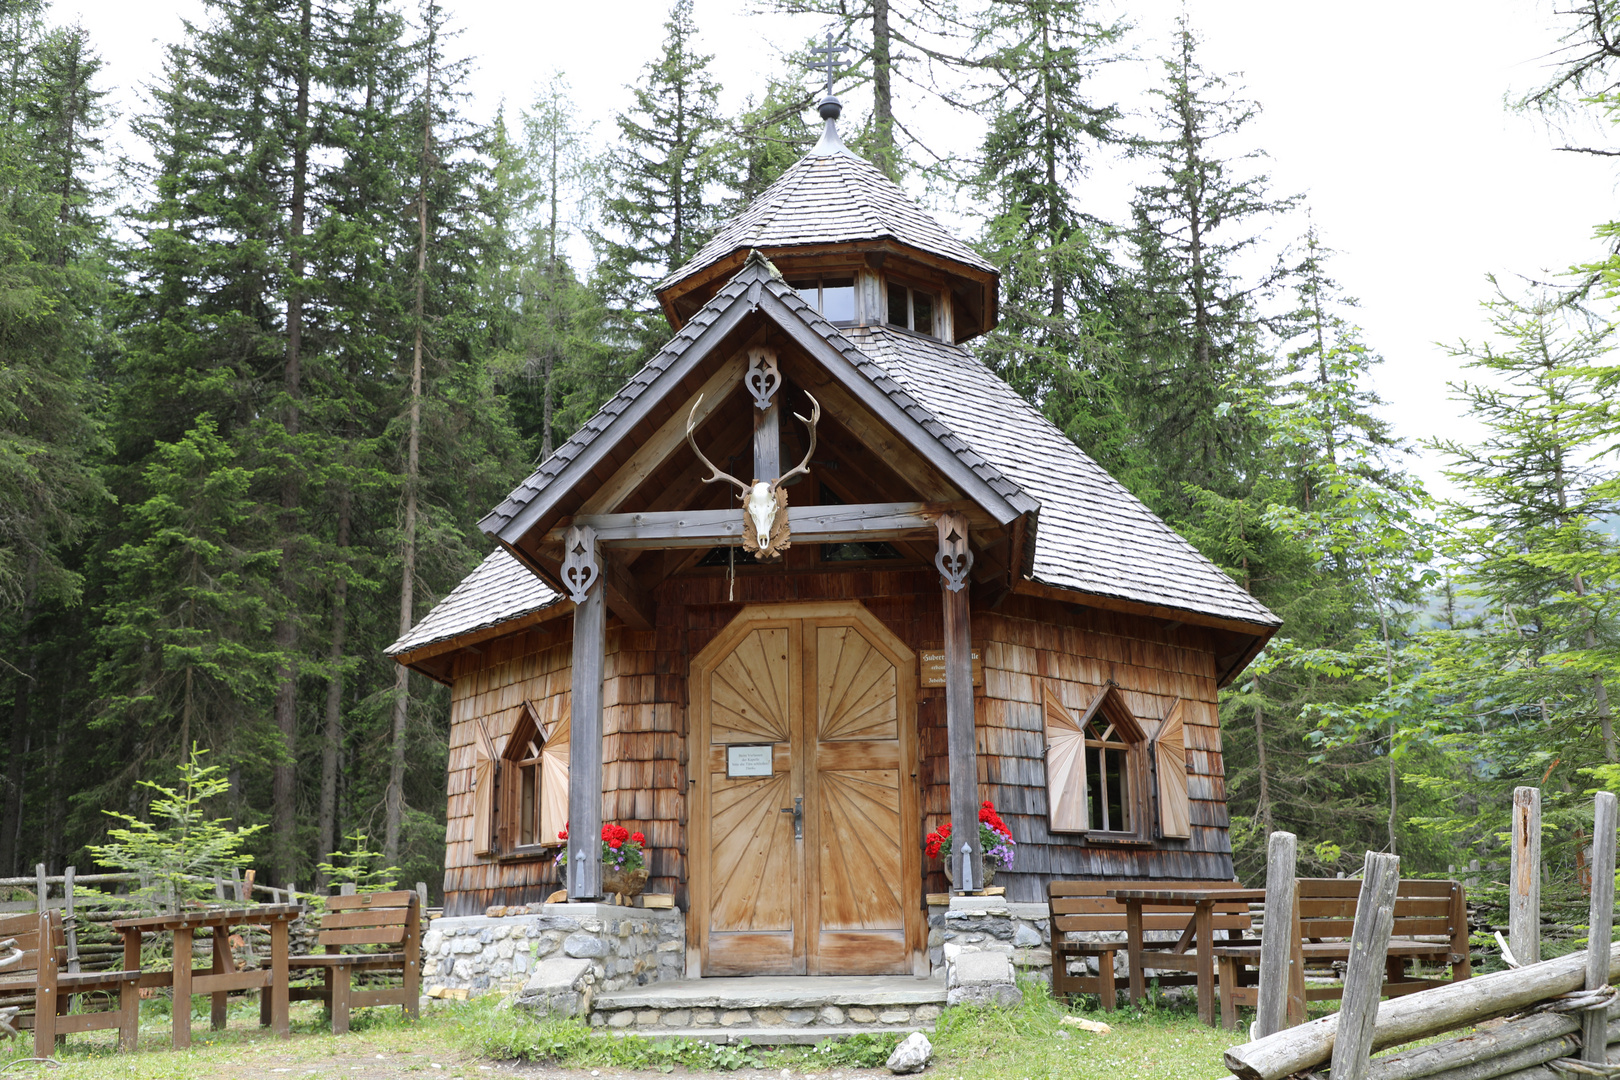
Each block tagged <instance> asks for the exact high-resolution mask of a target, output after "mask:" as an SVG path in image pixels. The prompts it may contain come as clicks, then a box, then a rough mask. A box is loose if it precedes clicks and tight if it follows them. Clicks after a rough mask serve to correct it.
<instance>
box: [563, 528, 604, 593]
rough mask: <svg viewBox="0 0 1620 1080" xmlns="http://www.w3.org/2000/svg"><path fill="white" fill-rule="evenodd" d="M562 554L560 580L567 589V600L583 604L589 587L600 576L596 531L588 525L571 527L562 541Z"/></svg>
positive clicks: (600, 565)
mask: <svg viewBox="0 0 1620 1080" xmlns="http://www.w3.org/2000/svg"><path fill="white" fill-rule="evenodd" d="M563 552H564V554H563V564H562V579H563V585H564V586H565V587H567V589H568V599H570V600H572V601H573V602H574V603H576V604H583V603H584V602H585V598H586V597H587V596H588V595H589V594H590V591H591V586H592V585H595V584H596V581H597V579H598V578H600V577H601V576H602V563H601V556H600V554H599V553H598V551H597V547H596V530H595V529H593V528H591V527H590V526H589V525H586V526H584V527H580V526H574V527H571V528H570V529H569V530H568V534H567V536H566V537H565V538H564V539H563Z"/></svg>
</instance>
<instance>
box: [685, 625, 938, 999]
mask: <svg viewBox="0 0 1620 1080" xmlns="http://www.w3.org/2000/svg"><path fill="white" fill-rule="evenodd" d="M692 678H693V685H692V692H693V705H694V720H695V723H694V730H693V741H694V750H695V751H696V752H698V753H703V754H706V755H707V759H708V760H707V762H706V763H705V766H703V767H700V768H699V770H698V771H699V775H700V776H701V777H702V779H701V780H700V788H699V791H698V792H697V793H696V803H695V805H694V815H695V820H697V821H702V822H704V824H703V825H702V826H701V827H700V828H701V832H700V835H699V836H698V837H695V841H696V842H695V844H694V859H693V863H692V865H693V879H692V905H693V912H694V913H695V914H694V918H696V919H698V922H699V924H698V925H697V926H694V927H693V932H694V937H696V938H697V939H698V941H697V943H696V944H697V948H698V950H699V952H700V956H699V958H698V959H699V964H700V967H701V970H702V973H703V974H705V975H744V974H759V975H763V974H788V973H807V974H812V975H816V974H820V975H856V974H880V973H910V972H912V971H914V970H917V965H919V964H922V963H925V962H926V955H925V953H926V947H925V937H926V932H927V931H926V927H925V926H924V920H923V918H922V911H921V896H920V895H919V894H920V891H921V883H922V870H921V865H920V859H921V856H920V853H919V850H918V845H917V832H918V820H917V816H918V807H917V797H916V766H915V763H914V759H915V756H916V753H915V730H914V729H915V727H916V721H915V709H914V705H915V702H914V694H913V690H912V687H913V684H914V681H915V679H916V670H915V667H914V660H913V657H912V654H911V652H910V651H909V650H908V649H906V647H905V646H904V645H902V644H901V643H900V642H898V641H897V640H895V639H894V638H893V635H892V634H889V633H888V631H886V630H885V629H883V627H882V625H881V624H880V623H878V622H877V621H876V620H875V619H873V618H872V617H871V615H870V614H869V613H867V612H866V611H865V610H864V609H861V608H860V607H859V605H856V604H850V603H839V604H785V605H778V606H775V607H770V608H763V607H762V608H755V609H750V610H749V611H746V612H744V613H743V614H742V615H740V616H738V619H737V621H736V622H734V623H733V624H732V626H730V627H727V628H726V630H725V631H722V633H721V635H720V636H719V637H717V638H716V639H715V641H714V642H713V643H711V645H710V646H709V647H708V648H705V649H704V650H703V651H702V652H701V653H700V654H699V655H698V656H697V657H695V658H694V660H693V665H692ZM739 745H741V746H752V747H760V746H765V745H769V746H770V748H771V756H770V762H771V765H770V774H769V775H768V776H743V775H732V774H731V771H730V770H729V769H728V753H729V752H730V749H731V748H733V747H736V746H739ZM754 756H755V758H756V760H757V759H758V754H757V752H756V753H755V755H754ZM903 763H910V764H903ZM761 767H762V766H761ZM796 800H802V807H803V826H802V831H803V836H802V838H796V837H795V834H794V818H795V815H794V813H793V810H794V808H795V805H796ZM784 811H787V812H784ZM908 852H909V853H910V855H909V857H908V854H907V853H908Z"/></svg>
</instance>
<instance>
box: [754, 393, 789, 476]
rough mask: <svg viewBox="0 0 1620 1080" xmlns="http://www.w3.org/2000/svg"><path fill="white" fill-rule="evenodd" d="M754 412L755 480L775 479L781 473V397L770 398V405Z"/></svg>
mask: <svg viewBox="0 0 1620 1080" xmlns="http://www.w3.org/2000/svg"><path fill="white" fill-rule="evenodd" d="M751 411H752V412H753V414H754V475H753V477H752V479H755V480H775V479H776V478H777V477H778V476H781V475H782V399H781V396H780V395H778V396H776V397H774V398H772V399H771V407H770V408H768V409H765V410H764V411H761V410H759V409H753V410H751Z"/></svg>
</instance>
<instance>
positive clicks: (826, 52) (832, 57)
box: [810, 27, 849, 97]
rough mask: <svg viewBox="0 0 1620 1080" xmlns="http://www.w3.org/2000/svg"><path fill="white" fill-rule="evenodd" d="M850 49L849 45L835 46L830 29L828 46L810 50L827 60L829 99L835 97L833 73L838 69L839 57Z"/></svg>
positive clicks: (819, 65) (818, 65)
mask: <svg viewBox="0 0 1620 1080" xmlns="http://www.w3.org/2000/svg"><path fill="white" fill-rule="evenodd" d="M848 48H849V46H848V45H834V44H833V32H832V29H831V28H830V27H829V28H828V30H827V44H826V45H825V46H824V47H822V48H819V49H818V48H812V49H811V50H810V51H811V52H813V53H816V54H817V55H820V56H825V57H826V58H827V59H826V64H825V66H826V68H827V96H828V97H832V96H833V72H834V71H835V69H836V67H837V63H838V57H839V55H840V54H841V53H843V52H845V51H846V50H847V49H848ZM816 66H817V67H821V66H823V65H821V64H819V63H818V64H817V65H816Z"/></svg>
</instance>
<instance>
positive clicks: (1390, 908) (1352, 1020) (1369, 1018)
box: [1331, 851, 1401, 1080]
mask: <svg viewBox="0 0 1620 1080" xmlns="http://www.w3.org/2000/svg"><path fill="white" fill-rule="evenodd" d="M1400 883H1401V860H1400V858H1399V857H1398V856H1395V855H1385V854H1383V853H1381V852H1377V851H1369V852H1367V858H1366V861H1365V862H1364V863H1363V869H1362V875H1361V898H1360V900H1359V901H1358V902H1357V904H1356V929H1355V932H1354V933H1353V934H1352V935H1351V937H1350V964H1349V968H1348V969H1347V970H1346V971H1345V974H1344V1007H1343V1008H1342V1009H1340V1010H1339V1030H1338V1035H1337V1037H1336V1038H1335V1039H1334V1041H1333V1065H1332V1069H1331V1071H1332V1074H1333V1080H1366V1077H1367V1068H1368V1065H1369V1063H1370V1061H1371V1058H1372V1049H1373V1025H1374V1024H1375V1023H1376V1021H1377V1019H1378V999H1379V997H1380V991H1381V990H1382V989H1383V982H1384V969H1385V963H1384V961H1385V958H1386V956H1387V955H1388V952H1389V935H1390V932H1391V931H1392V930H1394V928H1395V891H1396V889H1397V888H1399V886H1400Z"/></svg>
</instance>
